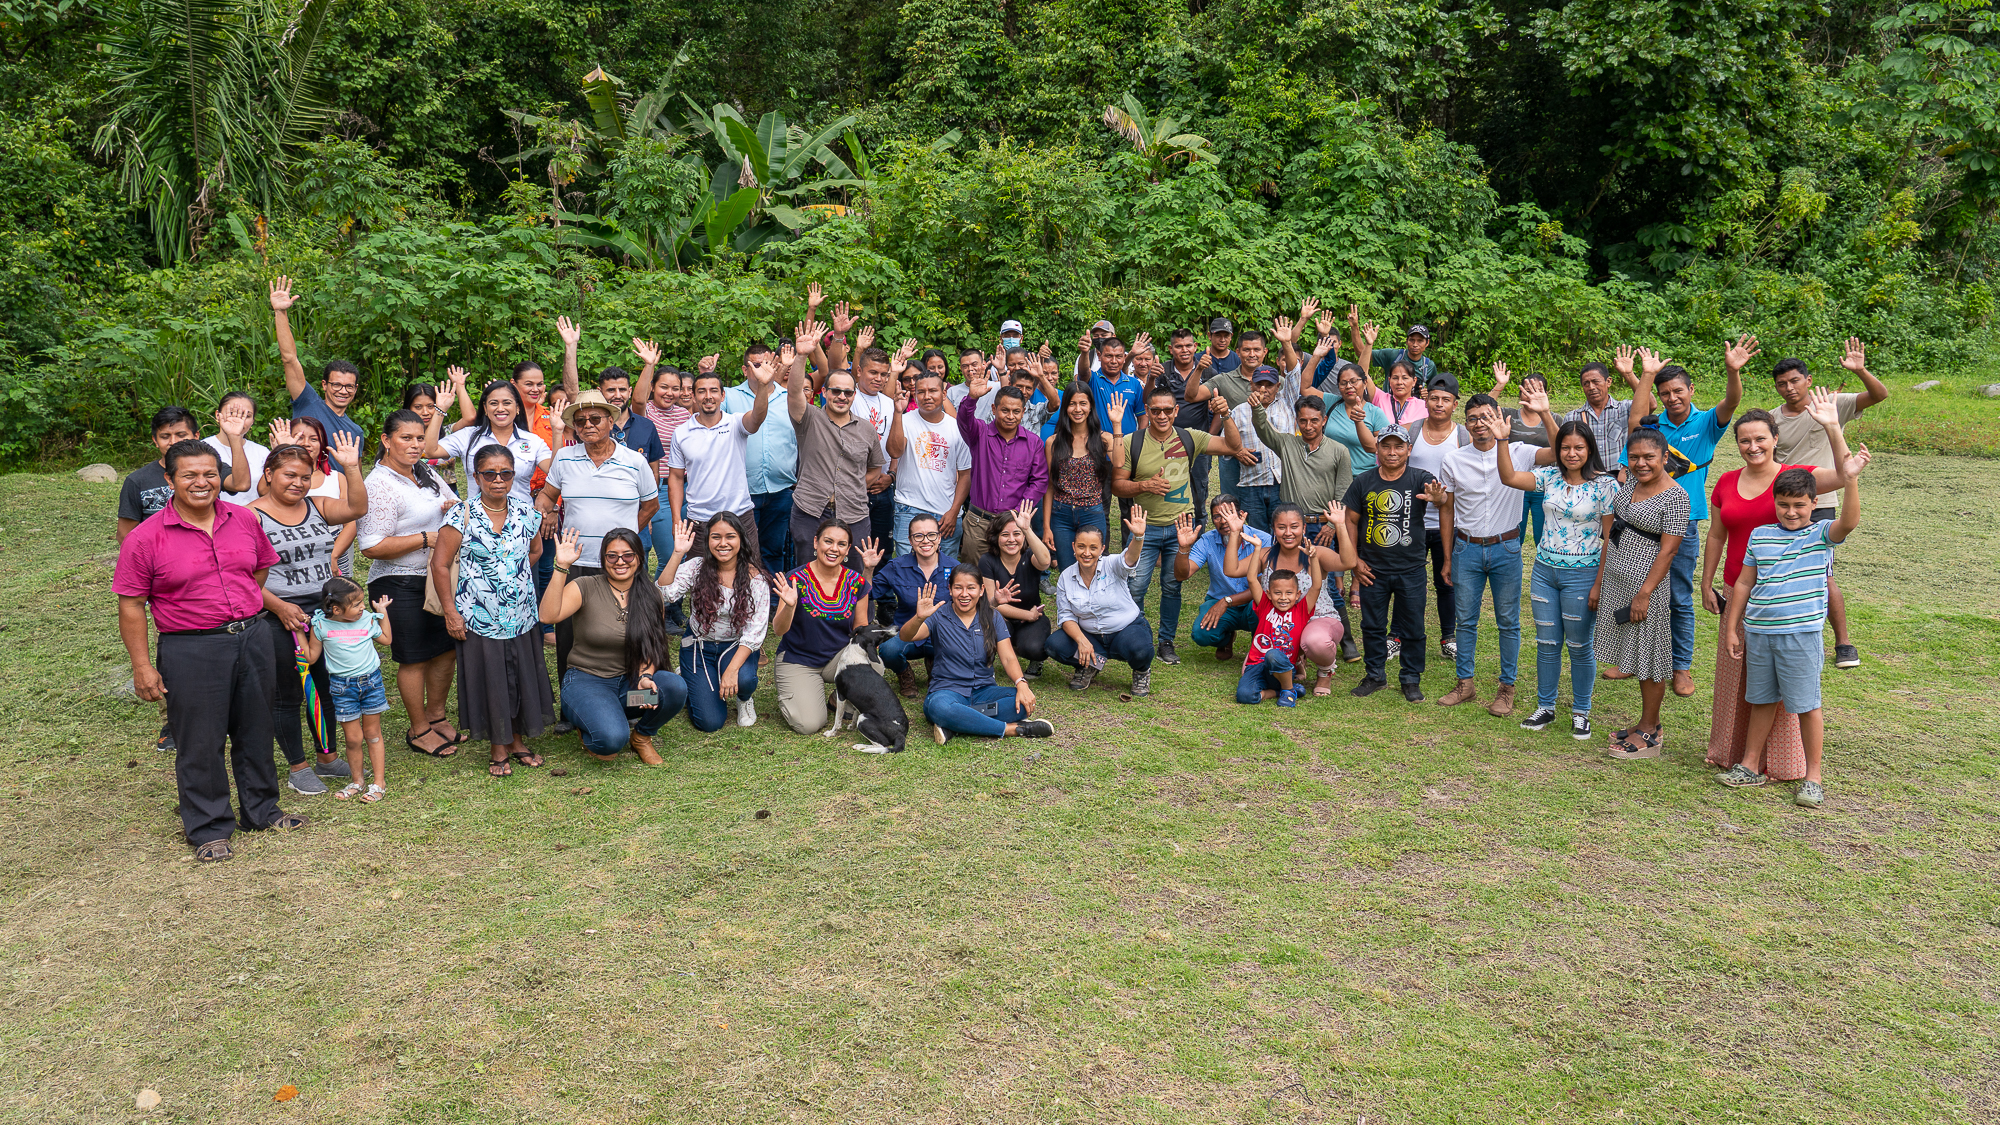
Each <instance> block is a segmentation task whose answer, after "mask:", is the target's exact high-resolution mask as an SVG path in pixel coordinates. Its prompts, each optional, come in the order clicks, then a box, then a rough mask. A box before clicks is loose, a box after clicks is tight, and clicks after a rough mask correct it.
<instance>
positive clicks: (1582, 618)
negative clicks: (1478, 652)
mask: <svg viewBox="0 0 2000 1125" xmlns="http://www.w3.org/2000/svg"><path fill="white" fill-rule="evenodd" d="M1596 581H1597V568H1596V567H1594V566H1548V565H1545V564H1543V563H1539V562H1538V563H1536V564H1535V575H1534V577H1533V578H1532V579H1530V580H1529V582H1528V599H1529V600H1530V601H1531V602H1533V603H1534V607H1535V706H1536V708H1538V709H1539V708H1543V707H1546V708H1548V709H1549V710H1551V711H1553V710H1555V706H1556V689H1557V688H1558V687H1560V686H1562V674H1563V657H1562V654H1563V649H1564V648H1568V649H1569V698H1570V703H1569V709H1570V710H1571V711H1574V712H1576V713H1577V714H1579V715H1588V714H1590V692H1591V689H1592V688H1594V687H1596V685H1597V654H1596V652H1595V650H1594V649H1593V648H1592V645H1593V644H1594V643H1595V636H1596V632H1597V611H1596V610H1594V609H1592V608H1590V587H1591V585H1592V584H1593V583H1595V582H1596ZM1460 651H1461V652H1462V651H1464V650H1463V649H1461V650H1460Z"/></svg>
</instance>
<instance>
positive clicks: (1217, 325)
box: [1208, 316, 1236, 336]
mask: <svg viewBox="0 0 2000 1125" xmlns="http://www.w3.org/2000/svg"><path fill="white" fill-rule="evenodd" d="M1217 332H1228V333H1230V334H1231V335H1234V334H1235V332H1236V326H1235V325H1234V324H1231V323H1229V318H1228V317H1226V316H1218V317H1216V318H1215V319H1214V320H1211V321H1209V322H1208V334H1209V335H1211V336H1213V335H1215V334H1216V333H1217Z"/></svg>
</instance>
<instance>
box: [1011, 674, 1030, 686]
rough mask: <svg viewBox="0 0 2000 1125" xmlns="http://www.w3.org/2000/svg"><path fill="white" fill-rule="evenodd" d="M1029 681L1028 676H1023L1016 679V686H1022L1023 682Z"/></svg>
mask: <svg viewBox="0 0 2000 1125" xmlns="http://www.w3.org/2000/svg"><path fill="white" fill-rule="evenodd" d="M1027 682H1028V677H1026V676H1022V677H1021V678H1020V679H1018V680H1015V681H1014V686H1015V687H1020V686H1021V685H1022V684H1025V683H1027Z"/></svg>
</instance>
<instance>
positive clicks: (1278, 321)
mask: <svg viewBox="0 0 2000 1125" xmlns="http://www.w3.org/2000/svg"><path fill="white" fill-rule="evenodd" d="M1271 335H1273V336H1275V337H1277V340H1278V342H1279V343H1281V344H1289V343H1291V342H1292V341H1294V340H1296V339H1298V338H1299V326H1298V324H1297V323H1295V322H1294V321H1293V320H1292V318H1291V317H1289V316H1275V317H1272V318H1271Z"/></svg>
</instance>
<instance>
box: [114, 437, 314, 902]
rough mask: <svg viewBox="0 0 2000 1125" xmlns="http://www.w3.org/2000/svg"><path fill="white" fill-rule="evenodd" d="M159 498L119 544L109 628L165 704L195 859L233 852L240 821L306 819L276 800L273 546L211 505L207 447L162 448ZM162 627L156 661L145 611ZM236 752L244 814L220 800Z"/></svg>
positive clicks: (216, 478) (214, 479) (212, 471)
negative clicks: (225, 748) (270, 591)
mask: <svg viewBox="0 0 2000 1125" xmlns="http://www.w3.org/2000/svg"><path fill="white" fill-rule="evenodd" d="M165 461H166V470H167V481H168V483H169V484H171V485H172V487H173V490H174V495H173V499H172V500H170V501H169V502H168V503H167V506H166V507H164V508H161V509H160V510H159V511H157V512H155V513H153V514H152V515H150V516H148V517H146V518H145V519H144V520H141V521H140V523H139V526H137V527H135V528H133V529H132V533H131V534H130V535H127V536H126V537H125V542H124V543H123V544H121V545H120V546H119V548H118V569H117V570H116V572H114V574H113V576H112V580H111V588H112V589H113V590H114V591H116V592H117V594H118V632H119V635H120V636H122V637H123V638H124V641H125V651H126V652H127V653H129V654H130V655H131V657H132V687H133V690H135V691H137V692H138V694H139V698H141V699H144V700H148V701H152V702H157V701H158V700H160V699H161V698H163V697H164V698H165V699H166V701H167V726H168V728H169V729H170V730H172V732H173V736H174V746H175V748H176V749H175V755H176V756H175V759H174V779H175V781H176V782H177V783H178V784H179V786H180V811H181V828H182V830H183V831H184V832H185V833H186V834H187V840H188V843H190V844H193V845H194V849H195V852H194V856H195V859H197V860H199V861H201V862H203V863H214V862H216V861H218V860H225V859H228V858H229V857H230V854H231V852H230V849H229V838H230V836H232V835H234V834H235V832H236V830H237V829H238V828H241V829H243V830H245V831H261V830H263V829H266V828H277V829H284V830H290V829H293V828H299V827H302V826H303V825H304V824H305V823H306V818H305V817H302V816H298V815H295V814H292V813H287V812H285V811H284V810H282V809H280V808H279V807H278V771H277V767H276V766H275V765H274V764H273V762H272V760H271V755H272V751H273V749H274V747H275V742H274V740H273V731H274V728H273V726H272V723H271V705H272V703H273V701H274V699H275V695H276V688H277V681H276V680H275V679H274V678H273V677H274V676H275V675H277V674H278V670H277V667H276V656H275V654H274V652H273V649H272V640H271V633H270V629H271V626H270V624H269V620H268V618H269V616H270V615H269V614H267V613H265V612H263V608H264V574H265V572H266V571H268V570H270V569H271V567H272V566H273V565H275V564H276V563H277V561H278V552H277V551H275V550H273V549H272V547H271V541H270V540H269V539H267V538H265V537H264V532H263V530H262V529H261V528H259V527H258V525H257V517H256V515H255V514H254V513H252V512H251V511H250V510H249V509H247V508H239V507H237V506H236V505H234V504H230V503H227V502H218V498H219V497H220V496H221V495H222V466H221V461H220V458H218V457H217V456H216V454H215V450H214V449H212V448H210V447H209V446H208V445H206V444H204V443H202V442H199V441H183V442H179V443H177V444H175V445H174V447H173V448H171V449H169V450H167V455H166V458H165ZM148 609H150V610H152V613H153V623H154V624H155V625H157V626H159V630H160V652H159V659H158V661H157V665H158V666H157V668H156V667H155V663H156V662H155V661H153V660H150V659H148V654H147V652H146V611H147V610H148ZM225 739H226V740H228V742H229V745H230V752H231V753H232V754H233V755H234V759H235V760H234V762H233V763H232V764H233V766H234V772H235V774H236V791H237V799H238V801H239V803H240V806H241V810H242V811H241V812H240V813H239V814H237V815H231V813H230V808H229V775H230V772H231V771H230V769H229V768H228V767H227V766H225V765H224V764H223V760H222V744H223V741H224V740H225Z"/></svg>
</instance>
